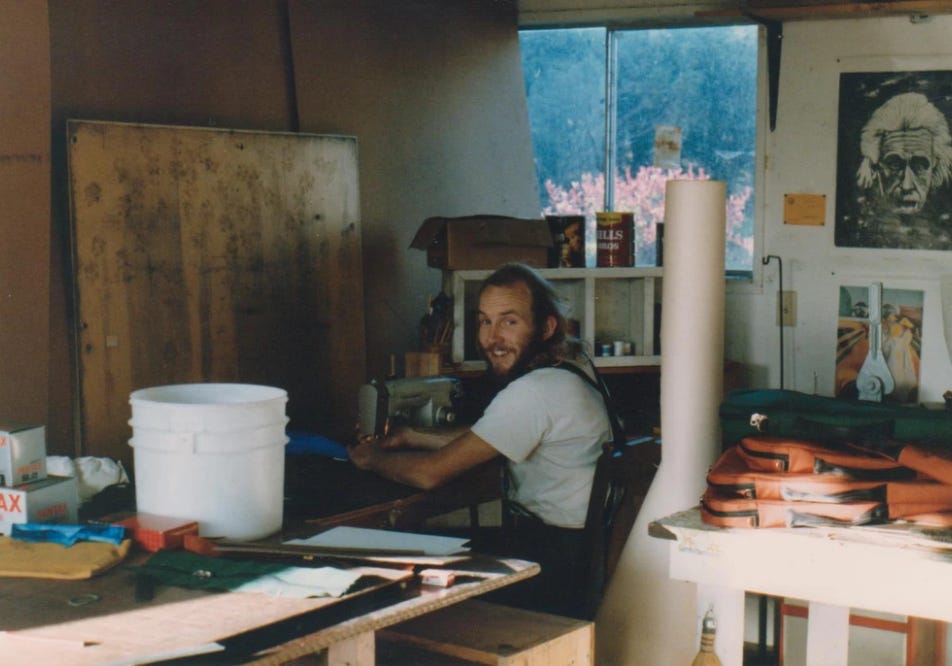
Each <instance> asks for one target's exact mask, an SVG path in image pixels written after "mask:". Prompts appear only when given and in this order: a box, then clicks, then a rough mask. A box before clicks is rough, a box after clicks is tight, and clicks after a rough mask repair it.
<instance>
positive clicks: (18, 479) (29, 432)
mask: <svg viewBox="0 0 952 666" xmlns="http://www.w3.org/2000/svg"><path fill="white" fill-rule="evenodd" d="M45 478H46V427H45V426H36V425H12V424H2V423H0V486H19V485H21V484H23V483H31V482H33V481H40V480H42V479H45Z"/></svg>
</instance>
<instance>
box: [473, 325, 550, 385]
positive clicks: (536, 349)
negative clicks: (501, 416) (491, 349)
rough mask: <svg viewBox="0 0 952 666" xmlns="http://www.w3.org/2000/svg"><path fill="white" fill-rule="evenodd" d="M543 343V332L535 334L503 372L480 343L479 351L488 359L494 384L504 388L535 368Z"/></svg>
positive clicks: (489, 371) (487, 362)
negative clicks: (497, 369)
mask: <svg viewBox="0 0 952 666" xmlns="http://www.w3.org/2000/svg"><path fill="white" fill-rule="evenodd" d="M542 343H543V340H542V335H541V333H535V334H533V336H532V339H531V340H529V344H528V345H526V348H525V349H523V350H522V352H521V353H520V354H519V357H518V358H517V359H516V362H515V363H513V364H512V367H510V368H509V369H508V370H506V371H503V372H497V371H496V367H495V366H494V365H493V364H492V362H491V361H490V359H489V353H488V352H487V351H486V350H485V349H484V348H483V346H482V345H480V347H479V353H480V354H481V355H482V357H483V359H485V361H486V364H487V369H488V374H489V377H490V379H492V381H493V384H495V385H496V386H497V388H498V389H502V388H504V387H505V386H507V385H508V384H510V383H511V382H513V381H515V380H516V379H518V378H519V377H521V376H522V375H524V374H526V373H527V372H529V371H530V370H532V369H533V368H534V362H535V361H536V359H537V358H538V356H539V354H540V353H541V352H542V346H543V344H542Z"/></svg>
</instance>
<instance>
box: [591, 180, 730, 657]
mask: <svg viewBox="0 0 952 666" xmlns="http://www.w3.org/2000/svg"><path fill="white" fill-rule="evenodd" d="M725 208H726V187H725V184H724V183H723V182H718V181H684V180H682V181H673V180H672V181H668V183H667V187H666V193H665V216H664V278H663V282H662V289H661V296H662V298H661V442H662V444H661V456H662V458H661V466H660V467H659V468H658V472H657V474H656V475H655V479H654V482H653V483H652V485H651V488H650V489H649V491H648V495H647V497H646V498H645V502H644V504H643V505H642V507H641V511H640V512H639V514H638V519H637V520H636V522H635V525H634V527H633V528H632V531H631V536H630V537H629V539H628V542H627V543H626V544H625V549H624V551H623V552H622V556H621V561H620V562H619V565H618V569H617V570H616V572H615V576H614V577H613V579H612V581H611V584H610V587H609V590H608V593H607V594H606V596H605V599H604V601H603V602H602V605H601V608H600V609H599V613H598V618H597V621H598V626H599V632H598V634H597V636H596V638H597V639H598V646H597V647H596V652H597V653H598V654H599V655H601V658H602V659H604V663H611V664H626V665H627V666H637V665H638V664H645V665H656V664H675V663H684V664H687V663H691V659H692V658H693V656H694V653H696V651H697V636H698V631H699V629H698V627H699V626H700V625H699V621H700V615H698V614H697V613H696V603H695V602H696V593H695V588H694V586H693V585H691V584H689V583H684V582H679V581H673V580H671V579H670V578H669V577H668V550H669V544H670V542H668V541H665V540H661V539H656V538H653V537H649V536H648V525H649V523H650V522H651V521H653V520H657V519H659V518H663V517H665V516H667V515H670V514H672V513H675V512H677V511H681V510H683V509H689V508H691V507H693V506H695V505H696V504H697V503H698V500H699V499H700V497H701V494H702V493H703V491H704V487H705V484H706V480H705V477H706V474H707V469H708V467H709V466H710V465H711V463H713V462H714V460H715V459H716V457H717V454H718V453H719V451H720V447H721V440H720V422H719V420H718V408H719V406H720V402H721V398H722V392H723V373H724V284H725V283H724V245H725V235H724V227H725Z"/></svg>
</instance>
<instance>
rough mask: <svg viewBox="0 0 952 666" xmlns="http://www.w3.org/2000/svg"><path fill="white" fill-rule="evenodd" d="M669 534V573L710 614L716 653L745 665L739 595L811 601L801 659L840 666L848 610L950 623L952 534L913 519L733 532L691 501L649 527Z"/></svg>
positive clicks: (844, 659) (729, 661) (844, 652)
mask: <svg viewBox="0 0 952 666" xmlns="http://www.w3.org/2000/svg"><path fill="white" fill-rule="evenodd" d="M649 534H651V535H652V536H654V537H657V538H663V539H669V540H670V541H671V543H670V560H669V574H670V576H671V578H673V579H676V580H684V581H690V582H694V583H697V595H698V596H697V603H698V606H697V608H698V612H699V617H700V616H701V615H703V614H704V611H705V610H706V609H707V608H708V607H709V606H711V605H713V607H714V609H715V613H716V615H717V623H718V624H717V645H718V650H717V651H718V654H719V656H720V657H721V661H722V662H723V663H725V664H740V663H742V654H743V642H744V599H743V597H744V593H745V592H756V593H760V594H767V595H770V596H777V597H792V598H797V599H804V600H807V601H809V615H808V624H807V663H811V664H814V663H816V664H821V663H822V664H825V665H829V666H836V665H842V666H846V664H847V647H848V640H847V632H848V629H849V610H850V608H857V609H866V610H871V611H881V612H886V613H894V614H899V615H908V616H912V617H917V618H929V619H934V620H941V621H943V622H952V604H949V601H948V599H949V595H950V593H952V533H950V532H949V531H948V530H932V529H928V528H924V527H919V526H910V525H899V524H887V525H875V526H874V525H869V526H858V527H838V526H829V527H825V526H824V527H795V528H766V529H735V528H719V527H711V526H709V525H706V524H704V523H703V522H701V516H700V511H699V509H698V508H696V507H695V508H692V509H689V510H686V511H681V512H678V513H675V514H672V515H670V516H667V517H665V518H662V519H660V520H657V521H655V522H653V523H651V524H650V526H649Z"/></svg>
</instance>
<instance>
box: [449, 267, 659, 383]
mask: <svg viewBox="0 0 952 666" xmlns="http://www.w3.org/2000/svg"><path fill="white" fill-rule="evenodd" d="M539 272H540V273H541V274H542V275H543V276H544V277H545V278H546V279H548V280H549V281H550V282H552V284H553V285H554V286H555V288H556V290H557V291H558V292H559V295H560V296H561V297H562V298H563V300H564V301H565V304H566V307H567V317H568V319H569V320H573V321H575V322H578V327H579V331H578V335H579V337H580V338H581V339H582V340H583V341H584V342H585V345H586V349H587V350H588V351H589V353H591V354H592V357H593V359H594V361H595V365H596V366H597V367H599V368H600V369H605V371H607V372H643V371H656V370H657V368H658V367H659V366H660V365H661V356H660V355H659V353H658V352H659V342H660V340H659V338H658V330H659V327H658V324H659V323H660V320H659V319H658V315H657V311H658V308H659V304H660V301H661V278H662V275H663V269H662V268H658V267H649V268H544V269H540V271H539ZM491 273H492V271H490V270H466V271H446V272H444V274H443V291H444V293H446V294H447V296H450V297H451V298H452V299H453V324H454V327H453V339H452V349H451V360H452V363H453V366H454V367H455V368H456V369H457V370H458V371H462V372H467V371H473V370H481V369H483V368H484V367H485V363H484V361H482V360H480V359H479V356H478V353H477V346H476V323H475V319H476V308H477V298H478V291H479V285H480V284H481V282H482V281H483V280H484V279H485V278H486V277H487V276H489V275H490V274H491ZM616 340H620V341H623V342H631V343H632V344H633V345H634V353H633V354H630V355H624V356H614V355H612V356H601V355H598V353H597V350H598V347H599V345H600V344H602V343H613V342H614V341H616Z"/></svg>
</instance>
